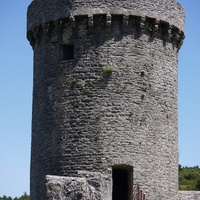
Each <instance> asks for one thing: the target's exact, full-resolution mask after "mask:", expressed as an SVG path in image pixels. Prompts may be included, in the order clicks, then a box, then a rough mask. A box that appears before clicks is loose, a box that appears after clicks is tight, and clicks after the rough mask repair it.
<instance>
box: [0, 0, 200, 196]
mask: <svg viewBox="0 0 200 200" xmlns="http://www.w3.org/2000/svg"><path fill="white" fill-rule="evenodd" d="M30 2H31V0H20V1H17V0H1V1H0V18H1V31H0V38H1V45H0V97H1V98H0V100H1V101H0V102H1V103H0V161H1V163H0V196H3V195H4V194H5V195H7V196H12V197H15V196H21V195H22V194H23V192H24V191H26V192H28V193H29V168H30V164H29V163H30V143H31V104H32V71H33V61H32V60H33V55H32V54H33V52H32V49H31V47H30V46H29V43H28V41H27V40H26V10H27V6H28V5H29V3H30ZM179 2H180V3H181V4H182V5H183V6H184V8H185V10H186V14H187V18H186V26H185V32H186V39H185V42H184V45H183V47H182V49H181V51H180V54H179V163H180V164H182V165H183V166H186V165H187V166H194V165H199V166H200V156H199V152H200V104H199V102H200V89H199V87H200V53H199V52H200V51H199V48H200V39H199V38H200V12H199V10H200V1H199V0H179Z"/></svg>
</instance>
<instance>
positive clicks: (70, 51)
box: [63, 44, 74, 60]
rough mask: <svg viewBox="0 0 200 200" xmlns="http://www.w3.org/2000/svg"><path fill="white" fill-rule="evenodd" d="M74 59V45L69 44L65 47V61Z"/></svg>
mask: <svg viewBox="0 0 200 200" xmlns="http://www.w3.org/2000/svg"><path fill="white" fill-rule="evenodd" d="M71 59H74V45H73V44H67V45H64V46H63V60H71Z"/></svg>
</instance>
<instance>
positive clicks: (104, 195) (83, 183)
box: [46, 172, 111, 200]
mask: <svg viewBox="0 0 200 200" xmlns="http://www.w3.org/2000/svg"><path fill="white" fill-rule="evenodd" d="M81 175H82V176H83V177H62V176H46V191H47V192H46V199H47V200H73V199H76V200H108V199H111V192H110V189H111V185H110V180H109V182H108V181H107V179H108V178H106V177H102V175H101V174H100V173H88V172H84V173H83V172H82V173H81ZM106 183H107V184H106Z"/></svg>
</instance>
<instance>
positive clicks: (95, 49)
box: [27, 0, 185, 200]
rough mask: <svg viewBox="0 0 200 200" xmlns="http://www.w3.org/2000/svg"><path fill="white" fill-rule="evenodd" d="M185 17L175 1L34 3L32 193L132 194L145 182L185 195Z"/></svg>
mask: <svg viewBox="0 0 200 200" xmlns="http://www.w3.org/2000/svg"><path fill="white" fill-rule="evenodd" d="M184 17H185V16H184V10H183V8H182V7H181V6H180V5H179V4H178V3H177V2H176V0H51V1H50V0H33V1H32V3H31V4H30V6H29V8H28V23H27V37H28V40H29V41H30V44H31V46H32V48H33V50H34V85H33V113H32V148H31V183H30V184H31V200H41V199H42V200H43V199H53V197H52V195H54V199H80V200H86V199H87V200H93V199H96V200H97V199H98V200H111V199H113V200H132V199H133V195H134V188H135V185H136V184H139V185H140V188H141V190H142V191H143V192H144V193H145V194H146V197H147V199H149V200H175V199H176V200H177V198H178V197H177V195H178V124H177V92H178V91H177V84H178V82H177V72H178V71H177V55H178V51H179V49H180V47H181V44H182V42H183V39H184V33H183V29H184V28H183V27H184ZM46 175H50V176H46ZM55 196H56V197H55Z"/></svg>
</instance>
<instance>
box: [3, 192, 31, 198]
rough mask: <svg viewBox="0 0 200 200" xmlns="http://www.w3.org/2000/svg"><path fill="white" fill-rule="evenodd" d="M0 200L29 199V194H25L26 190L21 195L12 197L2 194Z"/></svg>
mask: <svg viewBox="0 0 200 200" xmlns="http://www.w3.org/2000/svg"><path fill="white" fill-rule="evenodd" d="M0 200H30V196H29V195H27V193H26V192H24V194H23V195H22V196H21V197H15V198H12V197H10V196H8V197H7V196H5V195H4V196H3V197H0Z"/></svg>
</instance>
